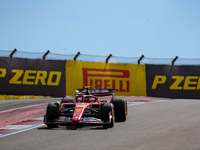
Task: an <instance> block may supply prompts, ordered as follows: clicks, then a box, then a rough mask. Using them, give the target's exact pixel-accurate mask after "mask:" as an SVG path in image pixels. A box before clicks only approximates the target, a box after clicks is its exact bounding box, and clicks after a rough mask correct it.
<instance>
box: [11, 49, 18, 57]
mask: <svg viewBox="0 0 200 150" xmlns="http://www.w3.org/2000/svg"><path fill="white" fill-rule="evenodd" d="M16 51H17V49H16V48H15V49H14V50H13V51H12V53H11V54H10V58H12V57H13V55H14V53H15V52H16Z"/></svg>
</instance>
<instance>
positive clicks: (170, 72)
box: [146, 65, 200, 99]
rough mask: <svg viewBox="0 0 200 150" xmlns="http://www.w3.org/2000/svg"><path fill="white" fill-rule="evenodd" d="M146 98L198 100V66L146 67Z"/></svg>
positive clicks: (199, 86) (199, 82) (199, 75)
mask: <svg viewBox="0 0 200 150" xmlns="http://www.w3.org/2000/svg"><path fill="white" fill-rule="evenodd" d="M146 80H147V96H154V97H169V98H191V99H200V94H199V92H200V66H170V65H146Z"/></svg>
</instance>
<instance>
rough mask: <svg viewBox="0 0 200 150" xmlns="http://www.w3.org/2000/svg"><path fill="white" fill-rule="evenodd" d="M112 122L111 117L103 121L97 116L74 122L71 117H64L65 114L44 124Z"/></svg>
mask: <svg viewBox="0 0 200 150" xmlns="http://www.w3.org/2000/svg"><path fill="white" fill-rule="evenodd" d="M110 123H111V119H109V122H103V121H102V120H101V119H97V118H95V117H84V118H81V120H80V121H79V122H73V121H72V118H71V117H64V116H61V117H60V118H59V119H56V120H52V121H47V122H44V124H59V125H61V126H62V125H63V126H67V125H83V126H102V125H106V124H110Z"/></svg>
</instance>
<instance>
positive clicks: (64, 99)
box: [61, 97, 75, 104]
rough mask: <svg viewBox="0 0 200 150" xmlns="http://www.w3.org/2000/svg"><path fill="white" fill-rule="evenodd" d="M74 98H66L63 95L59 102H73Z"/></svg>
mask: <svg viewBox="0 0 200 150" xmlns="http://www.w3.org/2000/svg"><path fill="white" fill-rule="evenodd" d="M74 102H75V100H74V98H67V97H64V98H63V99H62V100H61V104H62V103H74Z"/></svg>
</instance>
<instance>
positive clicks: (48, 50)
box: [43, 50, 50, 60]
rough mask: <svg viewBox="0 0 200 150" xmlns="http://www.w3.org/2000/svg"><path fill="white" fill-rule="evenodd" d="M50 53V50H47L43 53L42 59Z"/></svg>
mask: <svg viewBox="0 0 200 150" xmlns="http://www.w3.org/2000/svg"><path fill="white" fill-rule="evenodd" d="M49 53H50V51H49V50H48V51H47V52H46V53H45V54H44V55H43V60H45V58H46V56H47V55H48V54H49Z"/></svg>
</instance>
